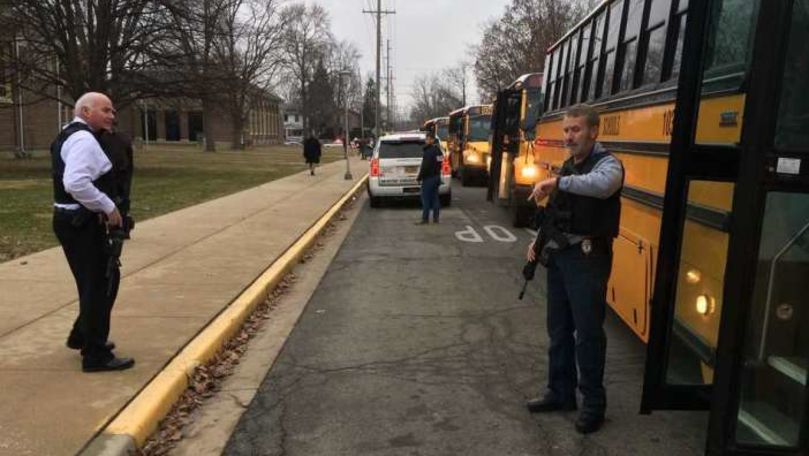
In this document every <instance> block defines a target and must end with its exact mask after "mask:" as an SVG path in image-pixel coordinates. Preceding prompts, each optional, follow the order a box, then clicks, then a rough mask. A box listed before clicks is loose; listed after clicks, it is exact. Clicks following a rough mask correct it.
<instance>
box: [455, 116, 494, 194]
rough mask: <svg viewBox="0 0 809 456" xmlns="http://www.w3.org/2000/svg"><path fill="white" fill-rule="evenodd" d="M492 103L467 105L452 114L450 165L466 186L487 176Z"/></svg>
mask: <svg viewBox="0 0 809 456" xmlns="http://www.w3.org/2000/svg"><path fill="white" fill-rule="evenodd" d="M491 116H492V105H477V106H465V107H463V108H459V109H456V110H455V111H452V112H451V113H449V153H450V166H451V167H452V173H453V175H454V176H456V177H458V178H460V179H461V185H463V186H464V187H466V186H468V185H471V183H472V182H473V181H475V180H477V181H484V182H485V180H486V179H488V169H489V160H490V154H489V128H490V124H491Z"/></svg>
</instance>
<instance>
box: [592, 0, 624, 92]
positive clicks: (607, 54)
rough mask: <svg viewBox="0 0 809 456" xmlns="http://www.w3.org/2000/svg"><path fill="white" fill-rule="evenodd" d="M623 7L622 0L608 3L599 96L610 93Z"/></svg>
mask: <svg viewBox="0 0 809 456" xmlns="http://www.w3.org/2000/svg"><path fill="white" fill-rule="evenodd" d="M623 8H624V2H623V0H621V1H617V2H615V3H613V4H612V5H610V17H609V30H608V31H607V48H606V49H605V50H604V59H603V60H604V62H603V63H602V65H603V66H604V83H603V84H602V85H601V90H600V91H599V92H598V96H599V97H606V96H609V95H610V94H611V93H612V77H613V73H614V72H615V45H616V44H617V43H618V34H619V32H620V31H621V12H622V10H623Z"/></svg>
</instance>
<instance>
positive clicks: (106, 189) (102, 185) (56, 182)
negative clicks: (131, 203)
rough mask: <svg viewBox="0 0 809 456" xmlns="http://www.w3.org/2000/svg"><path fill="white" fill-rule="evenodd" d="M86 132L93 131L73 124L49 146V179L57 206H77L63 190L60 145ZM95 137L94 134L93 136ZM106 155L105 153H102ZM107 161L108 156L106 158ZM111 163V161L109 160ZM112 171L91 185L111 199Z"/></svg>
mask: <svg viewBox="0 0 809 456" xmlns="http://www.w3.org/2000/svg"><path fill="white" fill-rule="evenodd" d="M81 130H84V131H88V132H90V133H91V134H93V131H92V130H90V127H89V126H87V124H84V123H82V122H73V123H71V124H70V125H68V126H67V127H65V128H64V129H62V131H61V132H59V136H57V137H56V139H55V140H54V141H53V143H52V144H51V177H52V179H53V200H54V201H55V202H56V203H59V204H79V202H78V201H76V200H75V199H73V196H71V195H70V193H68V192H67V191H66V190H65V186H64V184H63V183H62V181H63V178H64V175H65V162H64V160H62V145H63V144H64V143H65V141H67V138H69V137H70V136H71V135H72V134H73V133H76V132H78V131H81ZM93 136H95V134H93ZM102 150H103V149H102ZM104 154H105V155H107V152H106V151H105V152H104ZM107 158H108V159H109V156H107ZM110 162H112V160H110ZM111 171H112V169H111V170H110V171H108V172H106V173H104V174H102V175H101V176H99V177H98V178H97V179H96V180H94V181H93V185H94V186H95V187H96V188H97V189H99V190H100V191H101V192H103V193H104V194H106V195H107V196H109V197H110V198H113V195H112V193H113V191H114V189H115V182H114V175H113V173H112V172H111Z"/></svg>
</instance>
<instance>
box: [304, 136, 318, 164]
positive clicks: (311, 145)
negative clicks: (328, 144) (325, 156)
mask: <svg viewBox="0 0 809 456" xmlns="http://www.w3.org/2000/svg"><path fill="white" fill-rule="evenodd" d="M303 158H305V159H306V163H320V141H318V140H317V138H314V137H310V138H306V140H305V141H304V142H303Z"/></svg>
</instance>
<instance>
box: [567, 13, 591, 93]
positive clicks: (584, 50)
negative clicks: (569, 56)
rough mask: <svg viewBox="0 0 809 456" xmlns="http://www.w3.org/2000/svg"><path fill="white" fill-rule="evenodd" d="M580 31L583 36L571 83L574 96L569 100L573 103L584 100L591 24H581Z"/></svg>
mask: <svg viewBox="0 0 809 456" xmlns="http://www.w3.org/2000/svg"><path fill="white" fill-rule="evenodd" d="M582 33H583V37H584V38H582V41H581V52H579V60H578V63H577V65H578V66H577V68H576V76H575V78H574V82H573V85H574V87H575V90H576V94H575V96H574V97H571V99H570V101H571V102H572V103H575V102H576V101H584V100H585V96H586V94H585V93H584V89H585V88H586V87H587V86H585V85H584V84H585V77H584V76H585V74H584V70H585V68H586V65H587V58H588V57H589V52H590V34H591V33H592V24H591V23H589V22H588V23H586V24H584V25H583V26H582Z"/></svg>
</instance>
